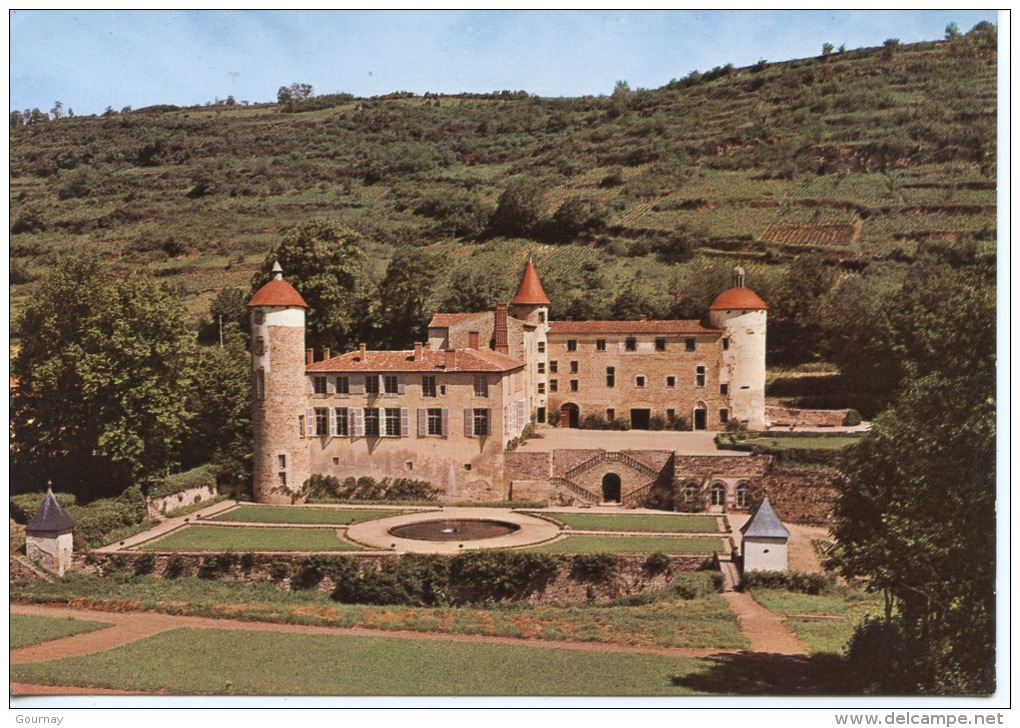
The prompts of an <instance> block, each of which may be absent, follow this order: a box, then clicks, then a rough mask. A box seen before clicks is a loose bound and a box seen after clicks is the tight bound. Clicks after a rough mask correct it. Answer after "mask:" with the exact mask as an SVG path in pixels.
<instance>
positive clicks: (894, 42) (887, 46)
mask: <svg viewBox="0 0 1020 728" xmlns="http://www.w3.org/2000/svg"><path fill="white" fill-rule="evenodd" d="M899 47H900V39H899V38H886V39H885V40H884V41H882V58H884V59H886V60H889V59H890V58H892V57H893V55H894V54H895V53H896V51H897V50H899Z"/></svg>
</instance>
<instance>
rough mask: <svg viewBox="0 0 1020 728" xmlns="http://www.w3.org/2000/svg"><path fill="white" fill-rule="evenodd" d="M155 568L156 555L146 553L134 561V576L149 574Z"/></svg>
mask: <svg viewBox="0 0 1020 728" xmlns="http://www.w3.org/2000/svg"><path fill="white" fill-rule="evenodd" d="M155 568H156V554H153V553H146V554H142V555H141V556H139V557H138V558H137V559H135V575H136V576H142V575H144V574H151V573H152V572H153V570H154V569H155Z"/></svg>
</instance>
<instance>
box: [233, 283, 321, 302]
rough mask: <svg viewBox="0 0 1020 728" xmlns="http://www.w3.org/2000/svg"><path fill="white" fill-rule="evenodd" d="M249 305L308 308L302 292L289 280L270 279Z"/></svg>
mask: <svg viewBox="0 0 1020 728" xmlns="http://www.w3.org/2000/svg"><path fill="white" fill-rule="evenodd" d="M248 305H249V306H294V307H297V308H308V304H307V303H305V299H303V298H301V294H300V293H298V292H297V290H296V289H295V288H294V286H292V285H291V284H289V283H287V281H269V283H267V284H266V285H264V286H262V288H260V289H258V290H257V291H256V292H255V295H254V296H252V297H251V300H250V301H248Z"/></svg>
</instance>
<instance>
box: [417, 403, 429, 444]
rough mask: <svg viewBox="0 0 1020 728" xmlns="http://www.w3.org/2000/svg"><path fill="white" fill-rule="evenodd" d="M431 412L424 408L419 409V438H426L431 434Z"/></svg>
mask: <svg viewBox="0 0 1020 728" xmlns="http://www.w3.org/2000/svg"><path fill="white" fill-rule="evenodd" d="M428 420H429V411H428V410H427V409H425V408H423V407H419V408H418V437H425V435H427V434H429V429H428V427H429V421H428Z"/></svg>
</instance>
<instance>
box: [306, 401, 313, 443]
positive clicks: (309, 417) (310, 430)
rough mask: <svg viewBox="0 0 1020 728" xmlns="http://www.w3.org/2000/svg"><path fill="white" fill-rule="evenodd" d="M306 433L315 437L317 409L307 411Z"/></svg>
mask: <svg viewBox="0 0 1020 728" xmlns="http://www.w3.org/2000/svg"><path fill="white" fill-rule="evenodd" d="M305 434H306V435H307V436H308V437H315V410H314V409H311V408H309V409H308V410H306V411H305Z"/></svg>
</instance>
